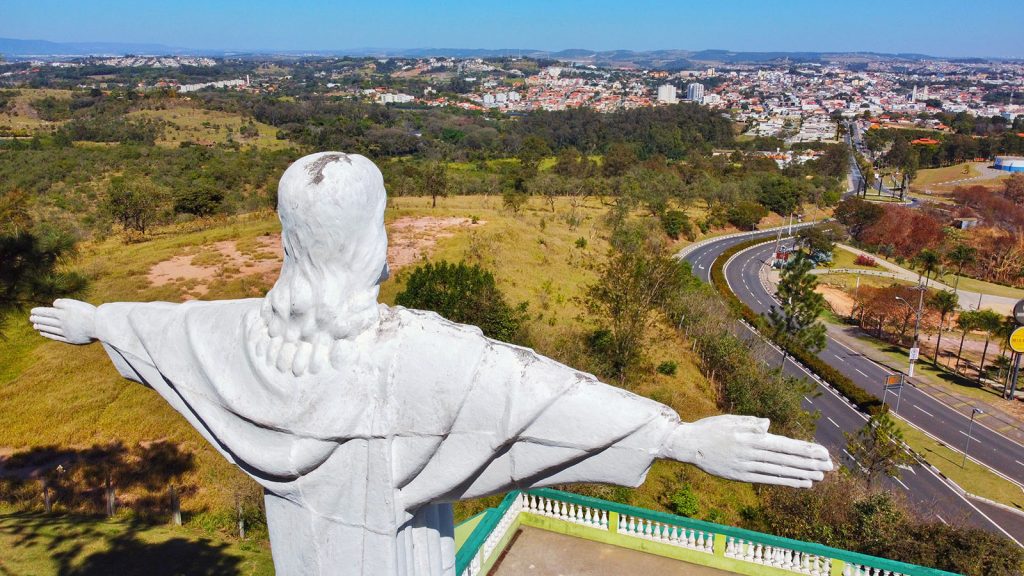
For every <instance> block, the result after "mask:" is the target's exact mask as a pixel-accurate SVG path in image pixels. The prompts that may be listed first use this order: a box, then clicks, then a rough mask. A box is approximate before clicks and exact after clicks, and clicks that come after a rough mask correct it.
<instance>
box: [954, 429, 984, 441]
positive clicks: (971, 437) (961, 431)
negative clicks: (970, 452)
mask: <svg viewBox="0 0 1024 576" xmlns="http://www.w3.org/2000/svg"><path fill="white" fill-rule="evenodd" d="M957 432H959V433H961V434H963V435H964V436H967V432H964V431H963V430H957ZM969 438H970V439H971V442H977V443H978V444H981V439H980V438H978V437H977V436H975V435H973V434H971V435H970V436H969Z"/></svg>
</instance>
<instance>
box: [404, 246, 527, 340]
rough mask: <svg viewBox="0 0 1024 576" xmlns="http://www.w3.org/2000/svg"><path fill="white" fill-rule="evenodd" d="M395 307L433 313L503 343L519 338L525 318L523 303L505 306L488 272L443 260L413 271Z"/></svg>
mask: <svg viewBox="0 0 1024 576" xmlns="http://www.w3.org/2000/svg"><path fill="white" fill-rule="evenodd" d="M395 303H397V304H398V305H400V306H407V307H409V308H418V309H423V310H433V311H434V312H437V313H438V314H440V315H441V316H444V317H445V318H447V319H449V320H451V321H453V322H460V323H463V324H473V325H475V326H479V327H480V329H481V330H483V333H484V334H485V335H487V336H489V337H490V338H494V339H496V340H504V341H506V342H512V341H517V339H518V338H519V337H520V336H521V334H520V332H521V328H522V322H523V320H524V316H525V314H526V303H525V302H524V303H522V304H520V305H519V306H516V307H513V306H510V305H509V304H508V303H507V302H506V300H505V295H504V294H503V293H502V292H501V290H499V289H498V287H497V285H496V284H495V282H494V276H493V275H492V274H491V273H490V272H488V271H486V270H484V269H483V268H481V267H480V266H479V265H473V266H469V265H467V264H466V263H465V262H459V263H458V264H450V263H448V262H445V261H443V260H442V261H441V262H439V263H437V264H433V263H430V262H428V263H426V264H424V265H423V266H418V267H417V268H416V269H415V270H413V271H412V275H411V276H410V277H409V281H408V282H407V283H406V285H405V290H404V291H402V292H400V293H399V294H398V296H396V297H395Z"/></svg>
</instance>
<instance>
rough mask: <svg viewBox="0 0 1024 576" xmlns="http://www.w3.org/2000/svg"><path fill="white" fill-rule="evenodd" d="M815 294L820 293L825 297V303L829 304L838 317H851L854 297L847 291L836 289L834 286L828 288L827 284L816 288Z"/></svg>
mask: <svg viewBox="0 0 1024 576" xmlns="http://www.w3.org/2000/svg"><path fill="white" fill-rule="evenodd" d="M815 292H818V293H819V294H821V295H822V296H824V297H825V302H827V303H828V307H829V308H831V309H832V312H834V313H835V314H836V315H837V316H849V315H850V314H851V313H853V304H854V302H853V297H852V296H850V295H849V294H847V293H846V290H843V289H842V288H836V287H834V286H828V285H825V284H819V285H818V287H817V288H815Z"/></svg>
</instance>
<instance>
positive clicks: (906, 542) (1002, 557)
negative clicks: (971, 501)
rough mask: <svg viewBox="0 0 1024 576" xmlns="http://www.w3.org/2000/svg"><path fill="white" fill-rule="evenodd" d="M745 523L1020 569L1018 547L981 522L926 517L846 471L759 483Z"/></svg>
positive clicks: (904, 555)
mask: <svg viewBox="0 0 1024 576" xmlns="http://www.w3.org/2000/svg"><path fill="white" fill-rule="evenodd" d="M759 493H760V496H761V501H760V503H759V504H758V505H757V506H756V507H754V508H751V509H749V510H747V511H746V512H745V514H744V516H745V521H744V524H745V527H747V528H750V529H752V530H758V531H762V532H768V533H770V534H777V535H779V536H785V537H787V538H794V539H797V540H805V541H811V542H820V543H822V544H825V545H828V546H833V547H836V548H842V549H845V550H851V551H854V552H860V553H862V554H870V555H872V556H879V557H882V558H889V559H892V560H898V561H901V562H908V563H911V564H918V565H922V566H930V567H933V568H939V569H941V570H948V571H951V572H956V573H960V574H968V575H970V576H1014V575H1017V574H1020V567H1021V564H1022V563H1024V551H1022V550H1021V549H1020V548H1019V547H1017V546H1015V545H1013V544H1012V543H1011V542H1009V541H1008V540H1006V539H1005V538H1002V537H999V536H996V535H995V534H992V533H991V532H987V531H985V530H982V529H980V528H974V527H970V526H965V525H962V524H958V525H946V524H944V523H941V522H938V521H934V520H925V519H922V518H919V517H917V516H916V515H915V514H913V513H912V512H911V511H910V510H909V508H908V507H907V505H906V503H905V502H904V501H902V500H901V499H900V498H899V497H898V496H896V494H895V493H894V492H891V491H884V490H877V489H871V488H869V487H868V486H867V484H866V483H865V482H864V481H863V480H862V479H861V478H858V477H857V476H855V475H853V474H851V473H848V472H846V471H840V472H833V473H830V474H828V475H827V476H826V477H825V480H824V481H822V482H819V483H817V484H815V485H814V487H813V488H810V489H807V490H792V489H787V488H775V487H765V488H761V489H760V490H759Z"/></svg>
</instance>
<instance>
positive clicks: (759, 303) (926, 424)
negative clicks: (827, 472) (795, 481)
mask: <svg viewBox="0 0 1024 576" xmlns="http://www.w3.org/2000/svg"><path fill="white" fill-rule="evenodd" d="M776 234H777V232H775V231H767V232H764V233H762V234H759V235H755V236H742V237H733V238H723V239H720V240H716V241H712V242H709V243H707V244H704V245H702V246H699V247H698V248H696V249H694V250H692V251H691V252H689V253H688V254H686V255H685V257H684V259H685V260H686V261H688V262H690V264H691V265H692V268H693V272H694V274H696V275H697V276H698V277H699V278H701V279H702V280H704V281H710V272H711V266H712V264H713V263H714V261H715V260H716V259H717V258H718V256H719V255H720V254H721V253H722V252H724V251H725V250H726V249H728V248H729V247H731V246H734V245H736V244H738V243H740V242H744V241H746V240H748V239H750V238H751V237H756V236H763V237H764V238H765V239H770V238H773V237H775V235H776ZM773 248H774V246H773V245H772V244H768V245H767V246H764V247H759V248H754V249H751V250H747V251H744V252H741V253H740V254H738V255H737V256H736V258H735V259H734V260H733V261H732V262H731V263H730V264H729V266H727V267H726V269H725V274H726V278H727V279H728V281H729V283H730V285H731V286H732V289H733V291H734V292H735V293H736V294H737V296H739V298H740V299H741V300H743V301H744V302H745V303H747V305H748V306H750V307H751V308H752V309H754V310H755V311H756V312H766V311H767V310H768V309H769V307H770V306H771V304H772V303H773V302H774V300H773V299H772V295H770V294H769V293H768V291H767V290H766V289H765V287H764V286H762V284H761V280H760V277H759V274H758V272H759V270H760V267H761V266H762V265H763V261H764V260H766V259H767V257H768V256H769V255H770V254H771V251H772V249H773ZM741 326H743V328H742V330H741V333H743V334H745V335H747V336H749V337H751V338H755V337H757V336H756V335H755V334H754V333H753V332H752V331H751V330H750V329H749V328H748V327H746V325H745V324H742V325H741ZM821 357H822V358H823V359H824V360H825V361H826V362H828V363H829V364H830V365H831V366H833V367H835V368H836V369H838V370H840V371H842V372H843V373H844V374H846V375H847V376H848V377H850V378H851V379H853V380H854V381H855V382H857V383H858V385H860V386H862V387H864V388H865V389H866V390H868V391H870V392H872V393H874V394H876V395H877V396H879V397H881V396H882V386H883V382H884V378H885V375H887V374H889V373H891V372H890V371H888V370H887V369H886V368H884V367H882V366H879V365H877V364H875V363H874V362H872V361H871V360H869V359H867V358H864V357H863V356H861V355H859V354H857V353H854V352H853V351H851V350H849V349H847V348H845V347H843V346H842V345H841V344H839V343H837V342H834V341H832V340H831V339H829V341H828V346H827V347H826V349H825V350H823V351H822V353H821ZM773 361H774V362H775V364H774V365H775V366H777V365H778V363H779V362H781V361H782V356H781V353H778V352H776V356H775V358H772V359H768V362H773ZM784 370H785V371H786V373H787V374H790V375H792V376H796V377H800V378H807V379H809V380H811V381H814V382H816V383H817V386H818V389H819V392H820V393H819V394H818V395H816V396H813V397H805V399H804V408H806V409H807V410H809V411H815V410H818V411H820V414H821V417H820V419H819V420H818V426H817V433H816V436H815V439H816V440H817V441H818V442H819V443H821V444H823V445H824V446H826V447H828V448H829V451H830V452H831V453H832V455H833V459H834V460H835V461H836V462H842V463H844V464H846V465H847V466H849V467H853V466H857V464H856V463H855V462H854V461H853V460H852V458H850V457H849V455H848V454H847V453H846V452H845V446H846V438H845V436H844V435H843V433H844V432H855V431H856V430H858V429H860V428H861V427H863V426H864V423H865V421H866V420H867V416H866V415H864V414H863V413H861V412H860V411H859V410H857V409H856V408H855V407H853V406H852V405H850V404H849V403H848V402H847V401H846V400H845V399H844V398H842V397H841V396H840V395H839V394H838V393H836V392H834V391H833V390H831V389H830V388H828V387H827V386H825V385H823V384H822V383H821V382H818V381H817V380H816V378H815V377H814V376H813V375H812V374H810V373H809V372H807V371H805V370H804V369H803V368H802V367H800V366H798V365H796V364H795V363H793V362H792V361H787V362H786V364H785V368H784ZM889 399H890V400H895V398H894V397H893V396H892V395H891V394H890V395H889ZM899 412H900V413H899V416H901V417H904V418H905V419H907V420H908V421H910V422H912V423H914V424H915V425H917V426H919V427H921V428H923V429H925V430H927V431H928V432H930V433H932V434H933V435H935V436H936V437H938V438H940V439H941V440H942V441H944V442H946V443H947V444H948V445H949V446H950V447H951V448H954V449H955V447H956V446H961V447H962V446H963V445H964V444H965V443H966V440H967V427H968V425H969V413H968V416H966V417H965V416H964V415H963V414H962V413H960V412H957V411H956V410H954V409H952V408H951V407H949V406H947V405H946V404H943V403H942V402H940V401H938V400H936V399H934V398H932V397H930V396H928V395H927V394H925V393H924V392H922V391H920V390H918V389H916V388H914V387H913V386H912V385H908V386H904V388H903V395H902V398H901V401H900V410H899ZM969 452H970V455H971V457H972V458H976V459H977V461H978V462H980V463H982V464H984V465H986V466H989V467H991V468H993V469H994V470H998V471H1000V472H1002V473H1004V474H1006V475H1007V476H1009V477H1010V478H1015V479H1020V478H1024V464H1021V462H1024V446H1021V445H1020V444H1017V443H1015V442H1013V441H1011V440H1009V439H1008V438H1006V437H1004V436H1002V435H1000V434H998V433H996V432H994V431H992V430H989V429H987V428H985V427H983V426H979V425H978V423H977V422H975V425H974V427H973V429H972V431H971V447H970V451H969ZM883 482H885V484H886V486H887V487H888V488H889V489H891V490H893V491H895V492H897V493H899V494H902V495H903V496H904V497H906V498H907V499H908V501H909V502H910V503H911V504H912V505H913V508H914V509H915V510H917V511H918V513H920V514H922V515H923V516H927V517H934V518H937V519H939V520H940V521H942V522H946V523H950V524H961V523H964V524H969V525H973V526H978V527H981V528H984V529H986V530H989V531H992V532H995V533H1001V534H1002V535H1004V536H1009V537H1011V538H1014V539H1015V540H1016V541H1017V542H1018V544H1021V543H1022V542H1024V516H1022V515H1019V514H1016V513H1014V512H1011V511H1008V510H1006V509H1004V508H1002V507H999V506H995V505H991V504H987V503H985V502H983V501H980V500H977V499H974V498H968V497H965V496H963V495H962V494H961V493H960V492H959V491H957V490H956V489H955V488H954V487H953V486H951V485H950V484H949V483H947V481H946V480H944V479H943V478H942V477H940V476H939V475H938V474H937V473H936V472H935V471H934V470H933V469H932V468H931V467H930V466H927V465H915V466H912V467H909V468H908V469H906V470H905V471H904V473H903V474H902V478H901V479H899V480H893V479H889V478H885V479H884V480H883ZM964 488H965V489H966V490H968V491H970V487H969V486H965V487H964Z"/></svg>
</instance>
